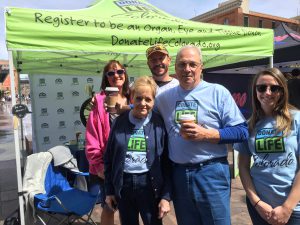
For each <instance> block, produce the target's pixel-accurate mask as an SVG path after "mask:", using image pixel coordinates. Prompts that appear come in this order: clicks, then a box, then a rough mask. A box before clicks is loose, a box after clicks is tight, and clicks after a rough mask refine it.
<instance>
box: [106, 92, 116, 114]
mask: <svg viewBox="0 0 300 225" xmlns="http://www.w3.org/2000/svg"><path fill="white" fill-rule="evenodd" d="M118 93H119V89H118V88H117V87H107V88H105V95H106V104H107V111H108V112H110V113H115V112H116V108H115V107H116V103H117V101H118Z"/></svg>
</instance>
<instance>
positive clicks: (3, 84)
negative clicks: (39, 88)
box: [0, 60, 30, 97]
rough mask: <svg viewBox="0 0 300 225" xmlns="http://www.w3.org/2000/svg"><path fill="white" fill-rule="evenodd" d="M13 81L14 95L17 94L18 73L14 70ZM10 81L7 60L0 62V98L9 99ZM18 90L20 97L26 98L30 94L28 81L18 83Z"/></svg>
mask: <svg viewBox="0 0 300 225" xmlns="http://www.w3.org/2000/svg"><path fill="white" fill-rule="evenodd" d="M14 79H15V93H16V94H17V95H18V94H19V91H18V90H19V88H18V87H19V82H18V80H19V79H18V72H17V70H16V69H14ZM10 84H11V80H10V76H9V63H8V60H0V96H6V97H8V96H10V97H11V87H10ZM20 90H21V93H20V94H21V95H22V96H28V95H29V94H30V86H29V81H28V79H26V80H21V81H20Z"/></svg>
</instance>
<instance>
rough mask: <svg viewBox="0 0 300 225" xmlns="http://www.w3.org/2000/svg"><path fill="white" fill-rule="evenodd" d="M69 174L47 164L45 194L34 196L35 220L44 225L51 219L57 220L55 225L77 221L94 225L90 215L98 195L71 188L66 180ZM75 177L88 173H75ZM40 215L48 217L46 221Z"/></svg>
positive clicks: (51, 164) (63, 169) (60, 168)
mask: <svg viewBox="0 0 300 225" xmlns="http://www.w3.org/2000/svg"><path fill="white" fill-rule="evenodd" d="M73 173H74V172H73ZM69 174H70V171H69V170H68V171H67V170H66V169H65V168H62V167H59V166H58V167H54V166H53V163H50V164H49V167H48V169H47V173H46V177H45V191H46V193H45V194H36V195H35V196H34V206H35V210H36V216H37V218H38V219H39V220H40V221H41V222H42V223H43V224H44V225H46V224H49V223H50V221H51V220H52V219H56V220H57V223H56V224H57V225H60V224H72V223H74V222H75V221H77V220H81V221H83V222H85V223H84V224H93V225H95V224H96V223H95V222H94V221H93V220H92V218H91V214H92V212H93V208H94V206H95V204H96V201H97V197H98V195H97V194H91V193H89V192H87V191H82V190H79V189H77V188H74V187H72V186H71V185H70V181H69V180H68V176H69ZM76 175H84V176H87V175H88V173H78V172H76ZM40 213H41V214H44V215H46V217H48V219H47V221H45V219H44V218H42V217H41V215H39V214H40ZM62 216H63V217H62ZM84 216H86V217H84Z"/></svg>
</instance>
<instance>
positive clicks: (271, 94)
mask: <svg viewBox="0 0 300 225" xmlns="http://www.w3.org/2000/svg"><path fill="white" fill-rule="evenodd" d="M274 85H276V86H274ZM262 86H263V87H264V86H266V88H265V90H263V89H264V88H262V90H260V87H262ZM272 86H273V87H272ZM278 86H279V87H280V85H279V83H278V82H277V81H276V79H275V78H274V77H273V76H270V75H262V76H260V77H258V79H257V81H256V96H257V100H258V101H259V102H260V105H261V108H262V109H263V111H264V113H265V115H267V116H271V115H272V112H273V110H274V108H275V107H276V105H277V103H278V101H279V99H280V97H281V95H282V94H283V92H282V88H281V89H278V88H276V87H278ZM274 87H275V88H274ZM272 90H273V91H272Z"/></svg>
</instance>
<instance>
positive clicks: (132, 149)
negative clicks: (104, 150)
mask: <svg viewBox="0 0 300 225" xmlns="http://www.w3.org/2000/svg"><path fill="white" fill-rule="evenodd" d="M146 149H147V146H146V139H145V133H144V129H143V128H141V129H136V130H134V131H133V134H132V135H131V137H130V138H129V141H128V144H127V152H126V156H125V163H127V164H129V165H131V166H132V167H135V166H137V167H140V166H143V165H144V164H145V163H146V162H147V156H146Z"/></svg>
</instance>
